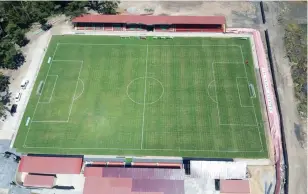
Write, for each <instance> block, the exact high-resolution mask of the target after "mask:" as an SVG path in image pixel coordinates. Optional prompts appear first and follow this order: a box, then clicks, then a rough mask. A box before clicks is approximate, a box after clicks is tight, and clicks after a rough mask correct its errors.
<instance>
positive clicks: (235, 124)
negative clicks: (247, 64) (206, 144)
mask: <svg viewBox="0 0 308 194" xmlns="http://www.w3.org/2000/svg"><path fill="white" fill-rule="evenodd" d="M215 63H222V64H224V63H226V64H241V63H233V62H213V63H212V70H213V76H214V81H215V70H214V64H215ZM216 83H217V82H216V81H215V92H216V99H217V111H218V121H219V122H218V123H219V125H230V126H251V127H258V129H259V126H258V122H257V123H256V124H254V125H250V124H238V123H221V119H220V112H219V104H218V96H217V91H216ZM252 108H253V107H252Z"/></svg>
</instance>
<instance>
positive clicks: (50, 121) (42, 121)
mask: <svg viewBox="0 0 308 194" xmlns="http://www.w3.org/2000/svg"><path fill="white" fill-rule="evenodd" d="M32 122H33V123H67V120H66V121H60V120H59V121H57V120H54V121H52V120H46V121H44V120H41V121H32Z"/></svg>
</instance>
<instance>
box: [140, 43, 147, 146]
mask: <svg viewBox="0 0 308 194" xmlns="http://www.w3.org/2000/svg"><path fill="white" fill-rule="evenodd" d="M148 55H149V47H148V46H147V53H146V57H145V73H144V92H143V113H142V130H141V149H142V146H143V133H144V132H143V131H144V120H145V106H146V103H145V99H146V95H147V74H148Z"/></svg>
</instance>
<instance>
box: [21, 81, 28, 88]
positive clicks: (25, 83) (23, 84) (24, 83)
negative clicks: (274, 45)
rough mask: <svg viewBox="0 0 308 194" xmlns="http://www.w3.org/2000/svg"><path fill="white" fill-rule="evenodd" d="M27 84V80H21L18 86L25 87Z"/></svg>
mask: <svg viewBox="0 0 308 194" xmlns="http://www.w3.org/2000/svg"><path fill="white" fill-rule="evenodd" d="M28 84H29V80H23V81H22V82H21V85H20V86H21V88H22V89H26V88H27V85H28Z"/></svg>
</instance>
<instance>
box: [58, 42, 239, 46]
mask: <svg viewBox="0 0 308 194" xmlns="http://www.w3.org/2000/svg"><path fill="white" fill-rule="evenodd" d="M59 44H66V45H81V46H144V47H145V46H150V47H151V46H180V47H195V46H200V47H203V46H206V47H211V46H213V47H215V46H218V47H220V46H221V47H240V45H236V44H235V45H226V44H225V45H224V44H222V45H219V44H217V45H215V44H213V45H211V44H208V45H203V44H197V45H189V44H178V45H172V44H150V45H145V44H95V43H70V42H60V43H59Z"/></svg>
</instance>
